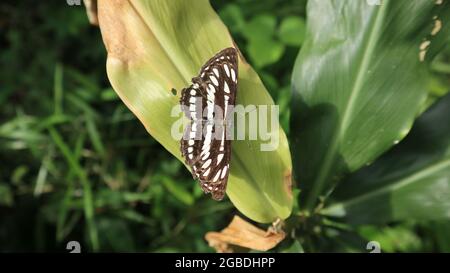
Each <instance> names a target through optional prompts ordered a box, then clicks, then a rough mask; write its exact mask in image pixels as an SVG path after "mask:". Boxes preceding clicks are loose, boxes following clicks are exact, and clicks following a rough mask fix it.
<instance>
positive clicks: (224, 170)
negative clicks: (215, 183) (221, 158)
mask: <svg viewBox="0 0 450 273" xmlns="http://www.w3.org/2000/svg"><path fill="white" fill-rule="evenodd" d="M227 170H228V165H226V166H225V167H223V170H222V175H221V176H220V179H223V178H224V177H225V175H226V174H227Z"/></svg>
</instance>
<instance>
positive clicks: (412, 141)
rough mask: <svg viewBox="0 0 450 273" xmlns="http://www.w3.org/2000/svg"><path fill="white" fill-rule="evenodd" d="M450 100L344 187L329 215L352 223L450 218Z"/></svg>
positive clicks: (336, 194) (426, 115)
mask: <svg viewBox="0 0 450 273" xmlns="http://www.w3.org/2000/svg"><path fill="white" fill-rule="evenodd" d="M449 196H450V95H447V96H446V97H444V98H442V99H441V100H440V101H438V102H437V103H436V104H435V105H433V106H432V107H431V108H430V109H429V110H428V111H427V112H425V113H424V114H423V115H422V116H421V117H420V118H419V119H418V120H417V121H416V123H415V125H414V128H413V130H412V131H411V134H410V135H409V136H408V137H407V138H406V139H405V140H404V141H403V142H402V143H400V144H399V145H398V146H396V147H394V148H393V149H392V150H391V151H390V152H388V153H387V154H386V155H384V156H383V157H381V158H380V159H379V160H377V161H376V162H375V163H374V164H373V165H372V166H369V167H367V168H364V169H362V170H360V171H359V172H357V173H355V174H354V175H352V176H351V177H350V178H349V179H348V180H346V181H344V182H343V183H341V184H340V186H339V187H338V188H337V189H336V191H335V192H334V193H333V194H332V197H333V199H334V200H335V203H334V204H332V205H331V206H329V207H327V208H325V209H324V211H323V213H324V214H325V215H329V216H335V217H344V218H345V219H346V221H348V222H351V223H357V224H361V223H385V222H390V221H396V220H433V219H448V218H450V199H449Z"/></svg>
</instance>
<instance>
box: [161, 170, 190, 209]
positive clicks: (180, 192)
mask: <svg viewBox="0 0 450 273" xmlns="http://www.w3.org/2000/svg"><path fill="white" fill-rule="evenodd" d="M161 181H162V183H163V185H164V186H165V187H166V188H167V190H168V191H169V192H170V193H171V194H172V195H173V196H174V197H175V198H176V199H178V200H179V201H181V202H182V203H184V204H185V205H187V206H191V205H192V204H194V197H193V196H192V194H191V193H189V192H188V191H186V190H185V189H183V188H182V187H180V186H178V185H177V184H176V181H174V180H172V179H171V178H170V177H166V176H164V177H161Z"/></svg>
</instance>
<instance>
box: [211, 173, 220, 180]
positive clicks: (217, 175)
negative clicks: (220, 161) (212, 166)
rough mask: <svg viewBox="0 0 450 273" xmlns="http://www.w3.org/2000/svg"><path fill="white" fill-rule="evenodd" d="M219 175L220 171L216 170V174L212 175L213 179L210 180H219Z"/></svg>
mask: <svg viewBox="0 0 450 273" xmlns="http://www.w3.org/2000/svg"><path fill="white" fill-rule="evenodd" d="M219 176H220V171H218V172H217V174H216V176H214V179H213V180H212V181H213V182H217V180H219Z"/></svg>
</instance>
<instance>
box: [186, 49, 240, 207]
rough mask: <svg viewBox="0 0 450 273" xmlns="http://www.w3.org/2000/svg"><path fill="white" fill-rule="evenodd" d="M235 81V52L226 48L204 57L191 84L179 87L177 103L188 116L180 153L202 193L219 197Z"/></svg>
mask: <svg viewBox="0 0 450 273" xmlns="http://www.w3.org/2000/svg"><path fill="white" fill-rule="evenodd" d="M237 83H238V54H237V51H236V49H235V48H232V47H230V48H226V49H224V50H222V51H220V52H219V53H217V54H216V55H215V56H214V57H212V58H211V59H210V60H208V61H207V62H206V63H205V65H203V67H202V68H201V70H200V73H199V75H198V76H197V77H195V78H193V79H192V85H191V86H189V87H187V88H184V89H183V90H182V91H181V100H180V105H181V107H182V108H183V111H184V113H185V115H186V116H187V117H188V118H189V119H190V122H189V125H188V126H187V127H186V129H185V131H184V136H183V138H182V139H181V154H182V155H183V157H184V158H185V160H186V163H187V165H189V166H190V167H191V171H192V176H193V177H194V179H198V181H199V183H200V186H201V188H202V189H203V191H204V192H205V193H211V195H212V198H213V199H215V200H222V198H223V197H224V195H225V190H226V187H227V182H228V175H229V172H230V160H231V140H230V139H229V137H228V136H229V134H230V124H231V119H232V115H231V114H229V113H230V109H231V108H232V107H234V105H235V101H236V93H237Z"/></svg>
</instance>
